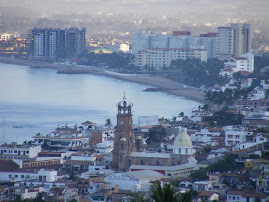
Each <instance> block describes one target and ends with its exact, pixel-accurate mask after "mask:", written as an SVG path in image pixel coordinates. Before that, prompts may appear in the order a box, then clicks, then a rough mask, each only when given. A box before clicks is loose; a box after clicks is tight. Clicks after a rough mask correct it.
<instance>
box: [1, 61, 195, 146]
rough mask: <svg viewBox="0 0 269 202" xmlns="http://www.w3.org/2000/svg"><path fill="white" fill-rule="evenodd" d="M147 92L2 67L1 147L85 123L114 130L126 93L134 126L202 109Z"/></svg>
mask: <svg viewBox="0 0 269 202" xmlns="http://www.w3.org/2000/svg"><path fill="white" fill-rule="evenodd" d="M148 87H150V86H145V85H140V84H135V83H130V82H124V81H120V80H116V79H112V78H106V77H102V76H95V75H85V74H84V75H76V74H74V75H70V74H57V73H56V70H51V69H33V68H30V67H26V66H18V65H12V64H3V63H0V143H4V142H19V143H22V142H23V141H24V140H27V141H29V140H31V137H32V136H34V135H35V134H36V133H39V132H40V133H49V132H52V131H54V129H55V128H56V127H57V126H58V125H65V124H68V125H69V126H73V125H74V124H80V123H82V122H84V121H87V120H88V121H92V122H95V123H97V125H99V126H102V125H104V124H105V120H106V119H108V118H109V119H111V120H112V124H113V125H114V124H115V123H116V113H117V108H116V104H117V102H119V101H121V100H122V98H123V95H124V92H125V94H126V98H127V100H128V101H131V102H132V103H133V104H134V106H133V108H132V110H133V119H134V123H136V120H137V116H151V115H158V116H159V117H165V118H172V117H173V116H177V115H178V114H179V113H180V112H184V113H185V114H186V115H190V114H191V110H193V109H194V108H197V107H198V106H199V105H200V103H198V102H195V101H191V100H187V99H184V98H181V97H176V96H173V95H167V94H164V93H160V92H145V91H143V90H144V89H146V88H148ZM14 126H19V127H18V128H14Z"/></svg>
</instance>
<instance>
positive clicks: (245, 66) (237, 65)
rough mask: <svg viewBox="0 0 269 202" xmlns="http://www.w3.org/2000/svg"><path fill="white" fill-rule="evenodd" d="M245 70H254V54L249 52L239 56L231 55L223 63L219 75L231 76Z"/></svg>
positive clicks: (250, 71)
mask: <svg viewBox="0 0 269 202" xmlns="http://www.w3.org/2000/svg"><path fill="white" fill-rule="evenodd" d="M239 71H246V72H249V73H252V72H254V56H253V55H252V54H250V53H246V54H244V55H241V56H240V57H231V58H229V59H228V60H227V61H226V62H225V63H224V69H223V70H221V72H220V75H221V76H225V75H227V76H229V77H230V76H232V74H234V73H236V72H239Z"/></svg>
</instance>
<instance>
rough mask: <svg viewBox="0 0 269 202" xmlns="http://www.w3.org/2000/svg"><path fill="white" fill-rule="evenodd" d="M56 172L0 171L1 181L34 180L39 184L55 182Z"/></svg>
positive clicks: (42, 170)
mask: <svg viewBox="0 0 269 202" xmlns="http://www.w3.org/2000/svg"><path fill="white" fill-rule="evenodd" d="M57 173H58V172H57V171H56V170H45V169H40V170H39V171H37V172H25V171H0V180H1V181H11V182H17V181H29V180H35V181H39V182H55V181H56V180H57Z"/></svg>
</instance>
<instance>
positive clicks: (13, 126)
mask: <svg viewBox="0 0 269 202" xmlns="http://www.w3.org/2000/svg"><path fill="white" fill-rule="evenodd" d="M13 128H23V126H13Z"/></svg>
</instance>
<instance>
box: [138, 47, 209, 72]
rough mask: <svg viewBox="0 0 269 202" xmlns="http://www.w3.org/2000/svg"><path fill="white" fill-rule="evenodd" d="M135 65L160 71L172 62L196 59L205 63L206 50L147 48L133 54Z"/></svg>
mask: <svg viewBox="0 0 269 202" xmlns="http://www.w3.org/2000/svg"><path fill="white" fill-rule="evenodd" d="M135 58H136V59H135V65H136V66H137V67H145V66H148V67H153V68H155V69H160V68H163V67H169V66H170V63H171V62H172V61H173V60H178V59H182V60H186V59H188V58H197V59H200V60H201V61H203V62H206V61H207V50H205V49H179V48H149V49H145V50H143V51H137V53H136V54H135Z"/></svg>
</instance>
